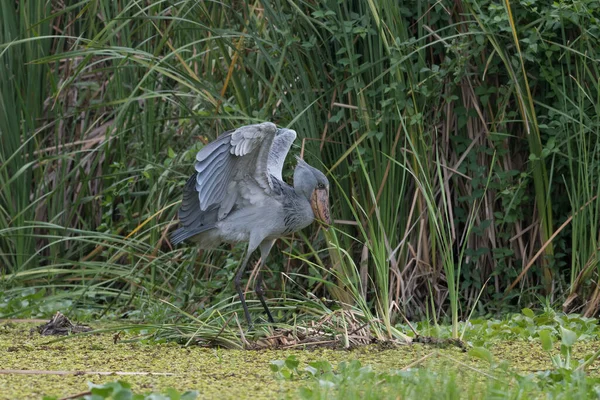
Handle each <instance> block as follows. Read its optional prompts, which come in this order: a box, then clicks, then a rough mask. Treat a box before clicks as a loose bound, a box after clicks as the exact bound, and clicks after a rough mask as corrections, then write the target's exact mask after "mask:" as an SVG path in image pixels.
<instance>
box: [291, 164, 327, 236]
mask: <svg viewBox="0 0 600 400" xmlns="http://www.w3.org/2000/svg"><path fill="white" fill-rule="evenodd" d="M294 188H295V189H296V191H297V192H299V193H301V194H303V195H304V196H306V198H307V200H308V201H310V206H311V208H312V210H313V213H314V214H315V218H317V219H318V220H319V221H321V222H324V223H325V224H327V225H330V224H331V217H330V215H329V181H328V180H327V177H326V176H325V174H324V173H322V172H321V171H319V170H318V169H316V168H313V167H311V166H310V165H308V164H307V163H306V162H304V161H303V160H301V159H298V165H296V170H295V171H294Z"/></svg>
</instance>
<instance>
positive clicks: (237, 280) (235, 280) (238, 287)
mask: <svg viewBox="0 0 600 400" xmlns="http://www.w3.org/2000/svg"><path fill="white" fill-rule="evenodd" d="M255 249H256V247H254V248H251V247H250V246H248V251H247V253H246V256H245V257H244V261H243V262H242V265H241V266H240V268H239V269H238V270H237V272H236V273H235V278H233V284H234V285H235V290H236V291H237V292H238V295H239V296H240V302H241V303H242V307H243V308H244V315H245V316H246V321H248V327H252V320H251V319H250V312H249V311H248V306H247V305H246V299H245V297H244V292H243V291H242V285H241V282H242V275H243V274H244V271H245V270H246V265H247V264H248V260H249V259H250V255H251V254H252V252H253V251H254V250H255Z"/></svg>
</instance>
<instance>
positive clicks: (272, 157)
mask: <svg viewBox="0 0 600 400" xmlns="http://www.w3.org/2000/svg"><path fill="white" fill-rule="evenodd" d="M295 138H296V132H294V131H293V130H290V129H277V127H276V126H275V125H274V124H272V123H269V122H265V123H262V124H256V125H248V126H243V127H241V128H238V129H236V130H233V131H229V132H225V133H224V134H222V135H221V136H219V137H218V138H217V139H216V140H215V141H213V142H211V143H209V144H207V145H206V146H205V147H204V148H202V150H200V151H199V152H198V154H197V155H196V164H195V169H196V173H194V174H193V175H192V176H191V177H190V179H189V180H188V182H187V184H186V185H185V188H184V193H183V200H182V204H181V207H180V209H179V220H180V223H181V225H182V227H181V228H179V229H178V230H176V231H175V232H173V234H172V236H171V239H172V242H173V243H174V244H177V243H179V242H182V241H183V240H186V239H190V240H192V241H194V242H196V243H197V244H198V246H199V247H201V248H207V249H208V248H215V247H217V246H218V245H219V244H221V243H238V242H248V252H247V253H246V257H245V258H244V261H243V262H242V265H241V267H240V268H239V270H238V273H237V274H236V277H235V281H234V282H235V285H236V289H237V291H238V294H239V295H240V300H241V302H242V305H243V307H244V312H245V315H246V319H247V320H248V323H249V324H251V320H250V316H249V313H248V309H247V307H246V303H245V300H244V295H243V293H242V291H241V287H240V279H241V275H242V274H243V272H244V270H245V268H246V264H247V262H248V259H249V258H250V254H252V252H254V250H256V249H257V248H260V250H261V261H262V264H264V262H265V259H266V257H267V255H268V254H269V251H270V250H271V247H272V246H273V243H274V242H275V240H276V239H277V238H279V237H281V236H284V235H286V234H289V233H292V232H296V231H298V230H300V229H303V228H305V227H307V226H308V225H310V224H311V223H312V222H313V221H314V220H315V217H317V218H318V219H320V220H322V221H324V222H326V223H330V220H329V203H328V201H329V200H328V198H329V182H328V181H327V178H326V177H325V175H323V173H321V172H320V171H319V170H317V169H315V168H313V167H311V166H309V165H308V164H306V163H305V162H304V161H302V160H298V165H297V166H296V170H295V172H294V186H293V187H292V186H290V185H288V184H287V183H285V182H284V181H283V179H282V175H281V174H282V169H283V163H284V161H285V157H286V155H287V153H288V151H289V149H290V147H291V145H292V143H293V141H294V140H295ZM262 264H261V266H262ZM261 280H262V277H261V276H260V274H259V277H258V280H257V287H256V292H257V294H258V296H259V299H260V301H261V303H262V305H263V307H264V308H265V310H266V312H267V315H268V317H269V320H270V321H271V322H272V317H271V314H270V312H269V310H268V308H267V306H266V303H265V301H264V298H263V295H262V286H261Z"/></svg>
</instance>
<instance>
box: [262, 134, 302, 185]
mask: <svg viewBox="0 0 600 400" xmlns="http://www.w3.org/2000/svg"><path fill="white" fill-rule="evenodd" d="M294 140H296V131H293V130H291V129H279V130H278V131H277V134H276V135H275V139H273V144H272V145H271V150H270V151H269V161H268V163H267V170H268V172H269V174H270V175H273V176H274V177H275V178H277V179H279V180H280V181H282V180H283V178H282V177H281V173H282V170H283V163H284V162H285V157H286V156H287V153H288V152H289V151H290V148H291V147H292V143H293V142H294Z"/></svg>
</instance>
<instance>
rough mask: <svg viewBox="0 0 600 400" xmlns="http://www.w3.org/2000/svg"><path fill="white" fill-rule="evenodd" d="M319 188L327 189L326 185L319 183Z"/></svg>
mask: <svg viewBox="0 0 600 400" xmlns="http://www.w3.org/2000/svg"><path fill="white" fill-rule="evenodd" d="M317 188H319V189H325V185H323V184H322V183H319V184H318V185H317Z"/></svg>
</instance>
